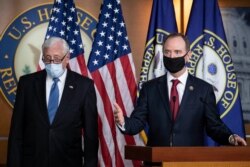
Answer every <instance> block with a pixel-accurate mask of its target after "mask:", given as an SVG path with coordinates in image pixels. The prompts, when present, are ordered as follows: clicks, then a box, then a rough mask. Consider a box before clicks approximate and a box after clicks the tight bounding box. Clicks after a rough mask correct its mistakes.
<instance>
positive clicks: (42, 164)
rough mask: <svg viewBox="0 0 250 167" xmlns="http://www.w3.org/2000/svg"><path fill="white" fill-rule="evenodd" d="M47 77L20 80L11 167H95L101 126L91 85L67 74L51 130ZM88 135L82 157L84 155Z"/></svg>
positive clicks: (11, 139)
mask: <svg viewBox="0 0 250 167" xmlns="http://www.w3.org/2000/svg"><path fill="white" fill-rule="evenodd" d="M45 83H46V71H45V70H43V71H40V72H36V73H33V74H29V75H25V76H23V77H21V78H20V80H19V83H18V89H17V96H16V102H15V106H14V110H13V116H12V122H11V129H10V135H9V145H8V158H7V167H82V166H83V165H82V158H83V155H84V166H86V167H87V166H88V167H90V166H91V167H96V166H97V162H98V160H97V152H98V131H97V129H98V124H97V107H96V94H95V89H94V84H93V81H92V80H90V79H88V78H86V77H82V76H81V75H79V74H77V73H75V72H72V71H70V70H68V73H67V76H66V81H65V86H64V90H63V94H62V98H61V101H60V105H59V108H58V111H57V113H56V115H55V118H54V121H53V123H52V124H51V125H50V123H49V118H48V111H47V105H46V88H45V86H46V84H45ZM82 128H83V129H84V153H83V151H82Z"/></svg>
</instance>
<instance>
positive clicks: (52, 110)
mask: <svg viewBox="0 0 250 167" xmlns="http://www.w3.org/2000/svg"><path fill="white" fill-rule="evenodd" d="M53 80H54V83H53V84H52V86H51V89H50V95H49V102H48V114H49V121H50V124H52V122H53V120H54V117H55V115H56V111H57V108H58V101H59V89H58V86H57V82H58V81H59V79H58V78H53Z"/></svg>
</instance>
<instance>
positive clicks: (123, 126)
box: [116, 122, 126, 132]
mask: <svg viewBox="0 0 250 167" xmlns="http://www.w3.org/2000/svg"><path fill="white" fill-rule="evenodd" d="M116 125H117V126H118V128H119V129H120V130H121V131H123V132H124V131H125V130H126V129H125V122H124V123H123V124H122V125H120V124H116Z"/></svg>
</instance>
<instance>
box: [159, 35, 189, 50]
mask: <svg viewBox="0 0 250 167" xmlns="http://www.w3.org/2000/svg"><path fill="white" fill-rule="evenodd" d="M185 48H186V44H185V41H184V40H183V39H182V38H181V37H171V38H168V39H167V41H166V42H165V43H164V49H168V50H185Z"/></svg>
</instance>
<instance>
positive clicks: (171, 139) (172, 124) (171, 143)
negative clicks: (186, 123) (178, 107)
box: [169, 96, 176, 147]
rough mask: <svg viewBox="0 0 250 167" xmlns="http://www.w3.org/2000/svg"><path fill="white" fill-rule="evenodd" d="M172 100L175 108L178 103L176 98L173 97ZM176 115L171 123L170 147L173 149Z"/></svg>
mask: <svg viewBox="0 0 250 167" xmlns="http://www.w3.org/2000/svg"><path fill="white" fill-rule="evenodd" d="M172 100H173V102H174V108H175V103H176V96H172ZM174 108H173V110H174ZM174 123H175V122H174V113H172V121H171V129H170V138H169V141H170V143H169V145H170V147H172V146H173V130H174Z"/></svg>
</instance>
